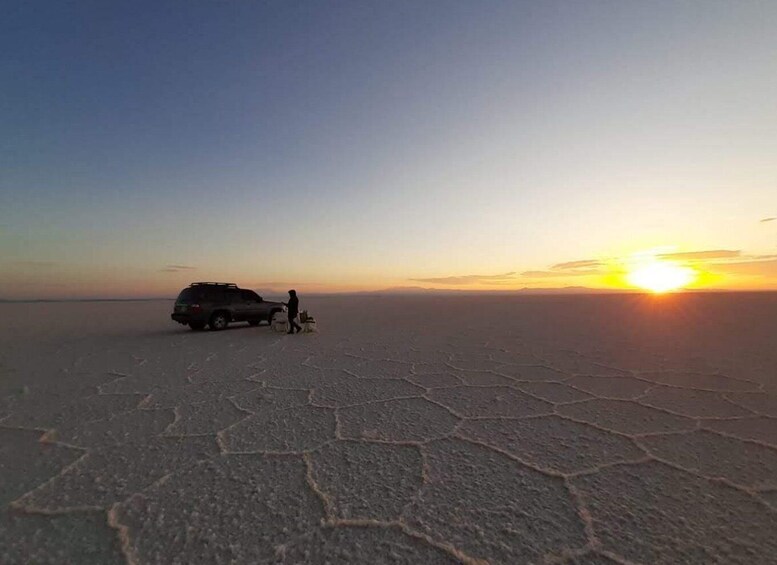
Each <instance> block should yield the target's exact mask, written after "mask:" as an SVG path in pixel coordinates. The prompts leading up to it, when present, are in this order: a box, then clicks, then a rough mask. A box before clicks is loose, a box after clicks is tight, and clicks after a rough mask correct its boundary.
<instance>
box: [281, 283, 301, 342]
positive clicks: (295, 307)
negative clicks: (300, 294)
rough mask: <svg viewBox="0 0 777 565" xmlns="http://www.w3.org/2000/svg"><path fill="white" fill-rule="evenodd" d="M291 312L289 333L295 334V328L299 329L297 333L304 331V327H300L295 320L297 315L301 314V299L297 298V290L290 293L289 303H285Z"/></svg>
mask: <svg viewBox="0 0 777 565" xmlns="http://www.w3.org/2000/svg"><path fill="white" fill-rule="evenodd" d="M283 304H284V305H285V306H286V307H287V308H288V310H289V331H288V333H290V334H293V333H294V328H297V333H299V332H301V331H302V326H300V325H299V324H298V323H297V322H296V321H295V318H296V317H297V314H299V298H297V291H296V290H290V291H289V301H288V302H284V303H283Z"/></svg>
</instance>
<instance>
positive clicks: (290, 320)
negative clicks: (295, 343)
mask: <svg viewBox="0 0 777 565" xmlns="http://www.w3.org/2000/svg"><path fill="white" fill-rule="evenodd" d="M286 333H290V334H293V333H294V316H293V315H292V313H291V312H289V331H288V332H286Z"/></svg>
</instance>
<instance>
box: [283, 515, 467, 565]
mask: <svg viewBox="0 0 777 565" xmlns="http://www.w3.org/2000/svg"><path fill="white" fill-rule="evenodd" d="M273 563H278V564H281V565H292V564H298V563H327V564H331V565H349V564H351V563H371V564H372V563H374V564H375V565H388V564H399V563H425V564H429V565H449V564H450V565H453V564H454V563H461V560H460V559H457V556H456V555H455V554H452V553H451V552H450V551H445V550H444V549H441V548H439V547H435V546H433V545H431V544H430V543H429V542H428V541H426V540H424V539H422V538H421V537H420V536H412V535H408V534H407V533H405V532H403V531H402V530H401V529H400V528H399V527H396V526H379V525H375V524H362V525H353V526H337V527H331V526H330V527H326V528H320V529H316V530H314V531H313V532H311V533H309V534H305V535H303V536H300V537H298V538H295V539H294V540H292V541H290V542H289V543H286V544H284V545H283V546H280V547H279V548H278V550H277V551H276V554H275V558H274V559H273Z"/></svg>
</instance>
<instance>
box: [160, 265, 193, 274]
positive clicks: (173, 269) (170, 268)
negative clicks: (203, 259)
mask: <svg viewBox="0 0 777 565" xmlns="http://www.w3.org/2000/svg"><path fill="white" fill-rule="evenodd" d="M196 269H197V267H190V266H189V265H165V266H164V268H162V269H159V270H160V272H162V273H180V272H181V271H194V270H196Z"/></svg>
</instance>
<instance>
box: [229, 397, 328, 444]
mask: <svg viewBox="0 0 777 565" xmlns="http://www.w3.org/2000/svg"><path fill="white" fill-rule="evenodd" d="M220 438H221V443H222V445H223V447H224V449H225V450H226V451H228V452H238V453H240V452H270V453H287V452H295V453H298V452H302V451H307V450H310V449H315V448H316V447H318V446H320V445H322V444H323V443H326V442H327V441H330V440H333V439H335V414H334V411H333V410H331V409H329V408H320V407H317V406H295V407H292V408H284V409H279V410H268V411H265V412H259V413H257V414H254V415H252V416H248V417H246V418H244V419H242V420H240V421H239V422H238V423H237V424H235V425H234V426H232V427H231V428H228V429H226V430H224V431H222V432H221V433H220Z"/></svg>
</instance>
